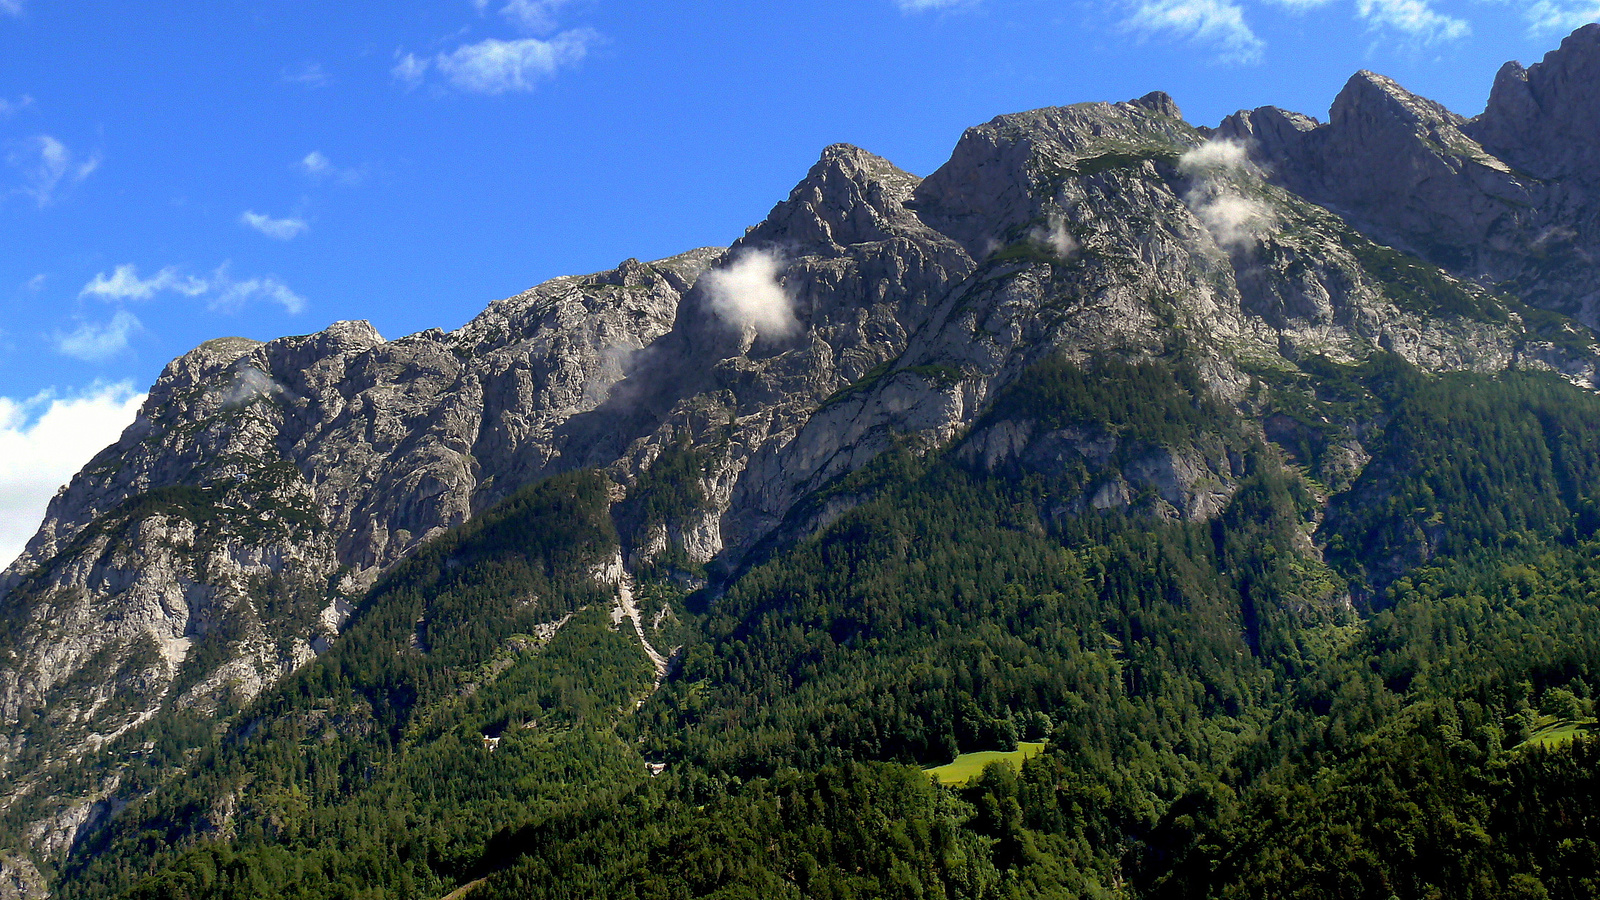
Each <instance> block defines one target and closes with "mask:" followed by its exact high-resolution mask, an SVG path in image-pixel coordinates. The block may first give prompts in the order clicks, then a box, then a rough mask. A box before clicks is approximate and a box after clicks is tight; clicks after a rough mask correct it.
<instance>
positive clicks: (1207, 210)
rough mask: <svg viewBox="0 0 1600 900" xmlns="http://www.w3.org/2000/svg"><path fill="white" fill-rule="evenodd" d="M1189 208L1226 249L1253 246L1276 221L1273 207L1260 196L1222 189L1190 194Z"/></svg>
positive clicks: (1214, 238)
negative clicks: (1208, 192)
mask: <svg viewBox="0 0 1600 900" xmlns="http://www.w3.org/2000/svg"><path fill="white" fill-rule="evenodd" d="M1188 199H1189V208H1190V209H1191V210H1193V212H1194V214H1195V216H1196V217H1197V218H1199V219H1200V222H1201V223H1202V224H1204V225H1205V226H1206V230H1207V231H1209V232H1211V238H1212V240H1214V241H1216V242H1217V244H1218V245H1219V246H1221V247H1223V248H1224V249H1228V250H1239V249H1242V248H1245V247H1249V246H1253V245H1254V244H1255V243H1256V241H1257V240H1258V239H1259V237H1260V235H1261V233H1262V232H1263V231H1267V230H1269V229H1271V228H1272V227H1274V226H1275V225H1276V224H1277V216H1276V215H1274V214H1273V211H1272V207H1270V206H1268V205H1267V204H1265V203H1262V202H1261V201H1259V200H1252V199H1250V198H1248V197H1241V196H1239V195H1237V194H1232V193H1228V192H1227V191H1220V192H1217V193H1214V194H1209V195H1201V196H1196V197H1191V198H1188Z"/></svg>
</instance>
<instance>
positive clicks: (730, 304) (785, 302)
mask: <svg viewBox="0 0 1600 900" xmlns="http://www.w3.org/2000/svg"><path fill="white" fill-rule="evenodd" d="M783 265H784V260H783V257H782V256H781V255H780V254H778V253H775V252H773V251H770V250H745V251H743V252H741V253H739V255H738V256H736V257H734V258H733V260H732V261H731V262H729V263H728V264H727V265H726V266H725V267H723V268H720V269H712V270H711V271H709V272H707V273H705V274H704V275H702V276H700V284H702V285H704V287H705V290H706V296H707V298H708V299H709V300H710V301H711V310H712V312H714V313H716V314H717V316H718V318H721V319H722V320H723V321H725V322H727V323H729V324H730V325H733V326H735V327H737V328H753V329H755V332H756V334H758V335H760V336H761V337H767V338H771V337H785V336H787V335H790V334H793V333H794V332H795V330H796V329H798V328H799V327H800V322H799V321H798V320H797V319H795V315H794V300H793V299H791V298H790V297H789V292H788V291H786V290H784V288H783V284H782V282H781V281H779V278H778V273H779V272H780V271H781V270H782V269H783Z"/></svg>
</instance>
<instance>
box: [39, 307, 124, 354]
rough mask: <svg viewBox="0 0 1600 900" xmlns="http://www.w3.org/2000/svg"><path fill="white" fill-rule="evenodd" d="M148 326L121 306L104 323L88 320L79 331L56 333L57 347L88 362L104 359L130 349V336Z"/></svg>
mask: <svg viewBox="0 0 1600 900" xmlns="http://www.w3.org/2000/svg"><path fill="white" fill-rule="evenodd" d="M143 330H144V326H143V325H142V324H140V322H139V320H138V319H137V318H135V317H134V315H133V313H131V312H128V311H127V310H125V309H119V310H117V312H116V315H113V316H112V317H111V321H109V322H107V323H105V324H104V325H96V324H95V323H93V322H84V323H82V324H81V325H79V326H78V328H77V330H76V331H73V332H71V333H68V334H58V335H56V349H57V350H59V351H60V352H61V353H63V354H65V355H67V356H70V357H72V358H73V359H81V360H83V361H84V362H102V361H104V360H107V359H110V358H111V357H113V356H116V355H117V354H118V353H121V352H122V351H124V350H126V349H128V339H129V338H130V337H132V336H133V335H134V334H135V333H136V332H139V331H143Z"/></svg>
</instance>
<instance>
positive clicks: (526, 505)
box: [58, 354, 1600, 900]
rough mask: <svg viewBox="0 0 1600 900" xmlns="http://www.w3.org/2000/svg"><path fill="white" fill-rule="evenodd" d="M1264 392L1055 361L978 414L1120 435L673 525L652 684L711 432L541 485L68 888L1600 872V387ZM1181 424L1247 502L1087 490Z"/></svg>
mask: <svg viewBox="0 0 1600 900" xmlns="http://www.w3.org/2000/svg"><path fill="white" fill-rule="evenodd" d="M1250 397H1251V399H1250V400H1249V401H1248V402H1247V403H1246V404H1244V405H1243V406H1242V407H1235V406H1232V405H1226V404H1222V403H1219V402H1218V401H1216V400H1215V399H1213V398H1212V397H1211V396H1210V395H1209V394H1208V393H1207V391H1206V390H1205V388H1204V387H1203V383H1202V380H1201V379H1200V378H1199V377H1198V375H1197V374H1196V373H1195V372H1194V371H1193V370H1192V369H1191V368H1189V367H1188V366H1187V365H1186V364H1185V363H1184V361H1183V359H1182V357H1181V355H1175V356H1174V357H1173V358H1171V359H1166V360H1158V361H1147V362H1141V363H1130V362H1114V361H1108V362H1104V363H1101V364H1098V365H1096V366H1093V367H1090V368H1087V369H1085V368H1081V367H1078V366H1076V365H1073V364H1072V363H1070V362H1067V361H1065V360H1054V361H1049V362H1046V363H1043V364H1041V365H1039V366H1037V367H1035V368H1034V369H1033V370H1030V371H1029V372H1027V373H1025V374H1024V375H1023V376H1022V377H1021V378H1019V379H1018V381H1017V382H1016V384H1015V385H1014V386H1013V388H1011V389H1010V390H1009V391H1008V392H1007V393H1005V394H1003V395H1002V396H1000V397H998V398H996V399H995V401H994V403H993V405H992V408H991V410H990V411H989V412H988V413H987V417H986V418H985V419H984V420H982V421H980V422H979V423H978V424H977V425H975V426H974V433H976V432H977V431H979V430H981V429H982V428H984V427H986V426H987V425H989V424H992V423H994V422H999V421H1002V420H1017V419H1026V420H1028V421H1030V422H1033V423H1035V424H1036V426H1037V427H1038V428H1039V429H1041V430H1051V429H1061V428H1066V427H1069V426H1070V427H1073V428H1077V429H1080V430H1083V429H1087V430H1088V431H1090V432H1093V433H1094V434H1097V435H1101V436H1104V437H1105V438H1107V439H1108V440H1110V441H1111V442H1112V444H1113V445H1114V447H1115V450H1114V452H1112V453H1110V454H1109V455H1108V456H1106V457H1105V458H1104V459H1102V460H1100V461H1094V460H1092V459H1090V458H1089V457H1087V456H1086V457H1083V458H1082V459H1081V460H1078V461H1074V462H1070V463H1062V464H1056V465H1050V466H1039V465H1030V464H1025V463H1024V462H1022V461H1013V462H1012V463H1008V464H1006V465H1002V466H999V467H997V468H993V469H988V468H984V467H981V466H979V465H977V464H976V463H974V462H972V461H971V460H972V456H971V455H970V454H964V453H963V447H962V444H961V442H960V441H958V442H957V443H956V444H955V445H953V446H952V447H950V448H949V449H948V450H945V451H942V452H939V453H931V454H921V453H918V452H914V450H913V449H912V448H909V447H907V448H900V449H897V450H894V451H891V452H887V453H885V454H883V455H882V456H880V457H879V458H878V459H877V460H876V461H874V462H873V463H872V464H871V465H869V466H868V467H866V468H865V469H863V470H861V471H859V472H856V473H854V474H852V475H849V476H846V477H844V478H841V479H839V480H838V481H837V482H836V483H834V484H832V485H829V486H828V487H827V488H825V489H824V490H823V491H822V492H821V493H819V494H818V495H817V497H815V498H813V502H814V503H821V502H824V501H826V500H828V499H830V498H833V499H838V498H852V502H853V503H854V504H855V505H854V506H853V508H852V509H850V511H849V512H847V513H845V514H844V515H842V516H841V517H839V518H837V520H836V521H833V522H832V523H831V524H830V525H828V526H827V527H826V528H823V529H822V530H820V531H819V532H818V533H816V534H815V535H813V536H811V537H809V538H807V539H805V540H802V541H800V542H799V543H797V544H795V545H793V546H789V547H784V548H768V549H767V550H766V551H765V553H764V555H763V556H762V557H761V558H760V559H758V560H755V561H754V562H752V563H751V564H750V565H749V566H748V567H747V568H746V569H744V570H741V571H739V572H736V573H732V574H731V575H729V576H728V577H727V578H725V579H713V580H712V581H711V582H710V583H705V582H703V581H700V580H697V579H696V578H695V577H690V576H691V575H694V576H698V575H699V574H702V573H686V572H682V571H675V570H674V569H673V567H672V566H668V565H663V566H659V567H656V568H655V569H653V570H652V571H651V572H649V573H645V574H647V575H648V576H650V577H651V578H652V579H653V580H649V581H647V583H645V584H642V585H641V586H640V591H639V592H640V595H641V596H642V597H645V598H647V599H648V600H649V602H650V603H653V604H657V605H661V604H665V605H666V606H667V607H668V608H669V609H670V612H671V613H672V614H673V618H674V620H675V621H677V622H680V623H682V627H681V628H679V629H678V634H679V635H680V636H681V637H682V638H683V640H682V643H683V646H682V647H681V649H680V650H679V651H678V653H677V657H676V662H675V665H674V667H673V669H672V671H671V673H670V675H669V677H668V678H667V679H666V680H665V681H664V682H663V683H662V684H661V685H660V687H659V688H658V689H655V690H652V682H653V678H654V673H653V672H652V670H651V666H650V663H649V660H648V659H647V658H646V656H645V654H644V652H643V650H642V648H641V647H640V644H639V641H638V638H637V636H636V635H635V634H634V633H633V631H632V630H631V628H629V627H628V626H627V623H623V624H622V626H621V627H617V624H616V622H615V620H614V618H613V616H612V613H611V610H612V608H613V606H614V599H613V596H612V593H611V589H610V588H609V587H606V586H604V585H601V584H600V583H599V582H597V580H596V579H595V577H594V573H595V572H596V570H597V569H598V568H599V567H600V566H602V565H603V564H604V563H605V562H606V561H607V560H609V559H611V558H612V557H613V556H614V554H615V553H616V552H617V551H618V549H619V547H621V546H623V545H624V544H625V543H626V542H627V541H628V540H631V539H632V538H633V536H634V535H636V534H637V533H638V532H639V531H640V530H641V529H644V528H646V527H653V526H656V525H659V524H661V523H663V522H667V521H671V520H673V519H674V518H675V517H682V516H685V515H688V514H690V513H691V512H692V511H693V509H694V507H695V506H696V505H697V504H699V503H701V502H703V501H704V495H703V493H702V492H701V491H700V489H699V485H698V483H697V482H696V481H695V479H696V477H697V475H698V473H699V471H700V462H699V457H698V456H697V452H698V451H697V450H696V449H695V448H692V447H689V446H684V447H680V448H677V449H675V450H674V451H672V452H671V453H669V454H667V455H666V456H664V460H665V462H663V463H662V465H661V467H660V469H659V470H658V471H656V472H654V473H653V474H652V475H651V476H650V477H649V478H648V479H641V484H643V485H645V486H646V488H647V489H648V491H649V492H651V493H650V496H645V495H642V494H637V493H636V495H635V499H632V500H629V501H626V502H624V503H622V504H618V505H615V506H613V505H612V503H611V500H610V499H609V496H608V490H609V482H608V480H607V478H606V476H605V475H603V474H602V473H598V472H592V471H584V472H576V473H571V474H568V475H562V476H558V477H555V478H552V479H549V480H546V481H544V482H541V483H539V484H536V485H533V486H530V487H529V488H527V489H525V490H523V491H522V492H520V493H518V494H517V495H515V496H514V497H512V498H511V499H510V500H508V501H506V502H505V503H504V504H502V505H501V506H499V507H497V508H496V509H495V510H493V511H491V512H489V513H486V514H484V515H482V516H480V517H479V518H478V519H476V520H474V522H473V523H471V524H469V525H467V526H464V527H463V528H461V529H458V530H457V531H455V532H453V533H451V534H449V535H447V536H445V537H443V538H441V539H438V540H436V541H434V542H432V543H430V544H429V545H427V546H426V547H424V548H423V549H422V550H421V551H419V552H418V553H417V554H416V555H414V556H413V557H412V558H411V559H409V560H408V561H406V562H405V563H403V564H401V565H399V566H397V567H396V568H395V569H394V570H392V571H391V572H390V573H389V574H388V575H387V576H386V577H385V578H384V579H383V580H382V581H381V582H380V583H379V584H378V585H377V586H376V587H375V588H374V589H373V590H372V592H371V593H370V594H369V595H368V596H367V597H366V598H365V600H364V601H363V602H362V604H361V606H360V607H359V609H358V611H357V613H356V617H355V619H354V620H353V622H352V623H351V625H350V626H349V628H348V629H347V631H346V632H345V634H344V635H343V636H342V637H341V638H340V640H339V641H338V642H337V643H336V644H335V645H334V646H333V647H332V648H331V649H330V650H329V651H328V652H327V653H325V654H323V655H322V656H321V657H319V658H318V659H317V660H315V661H314V662H313V663H311V664H310V665H308V666H307V667H306V668H304V669H303V670H301V671H300V672H298V673H297V674H295V675H294V676H293V677H292V678H290V679H289V680H288V681H287V682H286V683H285V684H283V685H281V686H280V687H278V688H277V689H275V690H273V691H271V692H269V693H268V694H266V695H264V696H263V697H261V698H258V699H257V700H256V701H255V702H253V703H252V704H250V705H248V706H247V707H245V708H243V709H242V710H241V711H240V712H239V713H238V714H237V716H236V717H235V719H234V720H233V722H232V723H231V725H230V727H229V728H228V729H227V730H226V732H225V733H222V734H219V735H216V736H215V738H214V739H212V740H211V741H210V742H209V746H207V747H206V748H205V749H204V750H203V751H201V752H200V754H199V755H198V756H194V757H192V758H187V759H184V760H182V762H181V764H180V763H175V762H173V761H172V758H171V757H170V756H162V757H160V758H159V761H157V760H154V759H153V761H152V762H151V763H150V764H149V765H148V766H147V767H146V768H145V769H143V770H141V772H140V774H138V775H137V777H140V778H145V779H147V780H149V782H150V783H151V784H152V785H155V784H160V785H161V786H162V789H161V790H159V791H157V792H155V793H154V794H152V795H151V796H150V797H149V798H148V799H146V800H144V801H141V802H140V803H138V804H136V805H134V806H132V807H130V808H129V809H127V810H124V811H122V812H121V813H120V814H119V815H118V816H116V817H115V818H114V819H113V820H112V822H111V824H110V825H109V826H108V827H107V828H106V829H104V830H102V831H101V832H100V833H99V835H98V837H97V838H96V839H95V842H94V843H93V844H92V845H90V846H84V847H81V848H80V849H79V850H78V852H77V853H75V855H74V856H73V858H72V859H71V860H70V861H69V863H68V864H67V866H66V868H64V869H63V870H62V871H61V872H60V873H58V874H59V887H58V894H59V896H61V897H67V898H109V897H138V898H158V897H171V898H187V900H198V898H235V897H237V898H243V897H265V896H277V897H294V898H387V897H407V898H409V897H417V898H424V897H442V896H444V895H445V894H447V893H449V892H450V891H452V890H453V889H455V888H457V887H459V886H461V885H464V884H468V883H476V886H475V887H474V889H473V890H472V892H471V894H470V896H471V897H473V898H474V900H492V898H499V897H506V898H510V897H549V898H574V897H596V898H599V897H607V898H662V900H665V898H689V897H715V898H727V900H733V898H766V897H827V898H841V900H842V898H856V897H862V898H866V897H874V898H879V897H881V898H934V897H938V898H950V900H956V898H1026V897H1092V898H1113V897H1122V898H1142V897H1148V898H1199V897H1207V898H1210V897H1216V898H1245V897H1252V898H1253V897H1261V898H1268V897H1274V898H1281V897H1294V898H1302V897H1303V898H1372V900H1388V898H1391V897H1394V898H1430V897H1440V898H1443V897H1451V898H1455V897H1470V898H1502V897H1506V898H1509V897H1519V898H1536V897H1549V898H1589V897H1594V896H1597V895H1600V863H1597V862H1596V860H1597V859H1600V768H1597V763H1600V739H1597V738H1595V737H1592V736H1591V734H1592V733H1594V732H1595V730H1596V729H1595V728H1594V727H1593V726H1594V723H1595V699H1596V691H1597V690H1600V681H1597V675H1600V538H1597V530H1600V507H1597V503H1600V398H1596V397H1594V396H1593V395H1591V394H1589V393H1586V392H1583V391H1580V390H1578V389H1576V388H1574V387H1572V386H1571V385H1570V384H1567V383H1566V382H1564V381H1562V380H1561V379H1559V378H1557V377H1555V376H1553V375H1548V374H1539V373H1528V372H1507V373H1503V374H1500V375H1473V374H1459V375H1444V376H1426V375H1423V374H1422V373H1420V372H1417V371H1416V370H1414V369H1411V368H1410V367H1408V366H1407V365H1406V364H1405V363H1403V362H1401V361H1400V360H1398V358H1395V357H1392V356H1388V355H1383V354H1379V355H1377V356H1375V357H1374V358H1373V359H1371V360H1369V361H1368V362H1365V363H1362V364H1360V365H1341V364H1337V363H1334V362H1331V361H1329V360H1325V359H1321V358H1314V357H1313V358H1307V359H1305V360H1304V361H1302V362H1301V363H1300V364H1299V367H1298V368H1297V369H1294V370H1274V371H1263V372H1260V373H1256V375H1255V381H1254V385H1253V388H1252V392H1251V394H1250ZM1263 423H1264V424H1263ZM1357 438H1359V441H1360V443H1361V446H1362V447H1363V448H1364V452H1365V453H1367V454H1368V455H1370V462H1367V463H1366V465H1365V466H1364V467H1360V468H1359V474H1355V473H1354V471H1352V470H1350V469H1349V467H1348V466H1345V465H1344V464H1343V463H1342V462H1341V460H1342V459H1344V456H1341V454H1342V453H1344V452H1345V451H1344V449H1343V448H1346V447H1348V446H1349V444H1350V442H1351V441H1352V440H1354V439H1357ZM1160 448H1166V449H1168V450H1181V449H1184V448H1192V449H1194V450H1195V452H1196V453H1198V454H1201V455H1203V456H1205V457H1206V458H1215V459H1221V460H1226V461H1228V462H1227V466H1226V469H1227V471H1226V472H1225V473H1222V474H1220V475H1219V478H1224V477H1225V478H1226V479H1227V480H1228V482H1229V491H1230V492H1229V494H1228V499H1227V501H1226V504H1225V505H1224V506H1223V508H1222V509H1221V510H1220V512H1219V513H1217V514H1216V515H1215V516H1212V517H1210V518H1209V520H1207V521H1185V520H1182V519H1180V518H1172V517H1170V516H1163V515H1160V514H1159V511H1160V505H1159V502H1158V501H1159V498H1158V497H1155V496H1154V495H1152V494H1150V493H1149V492H1146V493H1145V494H1142V495H1139V496H1135V497H1133V498H1132V499H1131V501H1130V503H1129V504H1128V505H1127V506H1126V507H1125V508H1120V509H1118V508H1112V509H1104V510H1100V509H1095V508H1093V507H1089V506H1085V504H1084V503H1083V502H1082V498H1083V497H1084V496H1085V494H1086V492H1088V491H1091V490H1093V488H1094V487H1095V485H1097V484H1100V483H1102V482H1103V481H1104V480H1105V479H1106V478H1107V477H1108V476H1109V475H1110V474H1112V473H1114V472H1115V471H1116V470H1117V469H1118V468H1120V467H1122V466H1124V465H1125V464H1127V463H1128V462H1129V461H1131V460H1135V459H1138V458H1141V457H1143V456H1146V455H1148V454H1149V453H1151V452H1152V451H1154V450H1157V449H1160ZM651 497H653V498H654V499H651ZM1324 510H1325V511H1326V514H1325V515H1324V514H1323V512H1324ZM804 514H805V510H801V511H799V512H797V513H796V515H797V516H801V515H804ZM618 523H620V525H621V529H620V530H621V532H622V536H621V537H620V538H619V525H618ZM1319 548H1325V552H1324V551H1323V550H1319ZM644 624H647V623H641V625H644ZM163 727H168V726H166V725H162V724H160V723H153V724H152V725H151V726H150V728H156V729H159V728H163ZM159 738H160V735H159V734H155V733H152V732H151V731H150V730H149V729H145V730H141V731H135V732H133V733H130V735H128V736H126V737H125V738H124V739H123V740H124V741H125V742H127V745H128V746H129V747H135V746H139V745H140V743H141V742H147V741H156V740H158V739H159ZM1019 740H1041V741H1045V742H1047V744H1048V747H1047V749H1046V751H1045V752H1044V753H1043V754H1041V755H1040V756H1038V757H1035V758H1033V759H1031V760H1029V761H1028V762H1027V763H1025V764H1024V765H1023V766H1022V767H1021V769H1020V771H1014V770H1013V769H1012V768H1010V767H1008V766H1005V765H994V766H991V767H989V768H988V769H986V770H985V771H984V772H983V774H982V775H981V776H980V777H978V778H977V779H975V780H973V781H972V782H969V783H968V784H966V785H963V786H957V787H951V788H946V787H941V786H938V785H937V784H936V783H934V782H933V781H932V780H931V779H930V778H929V777H928V776H927V775H926V774H925V773H924V772H923V771H922V769H923V768H924V767H927V766H933V765H937V764H941V763H945V762H948V761H950V759H951V758H952V757H954V756H955V755H956V754H958V753H962V752H967V751H976V750H995V749H1002V750H1003V749H1010V748H1012V747H1014V746H1015V745H1016V742H1017V741H1019ZM652 764H653V765H654V767H655V769H657V770H660V774H658V775H657V774H652V769H651V768H650V766H651V765H652ZM480 879H481V881H480Z"/></svg>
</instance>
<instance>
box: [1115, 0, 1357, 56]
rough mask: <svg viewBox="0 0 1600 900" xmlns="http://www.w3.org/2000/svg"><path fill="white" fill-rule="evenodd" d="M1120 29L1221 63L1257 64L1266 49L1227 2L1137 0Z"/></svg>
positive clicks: (1241, 12) (1241, 10) (1238, 9)
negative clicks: (1191, 48) (1178, 44)
mask: <svg viewBox="0 0 1600 900" xmlns="http://www.w3.org/2000/svg"><path fill="white" fill-rule="evenodd" d="M1363 2H1367V0H1363ZM1122 27H1123V29H1124V30H1126V31H1129V32H1132V33H1134V34H1139V35H1144V36H1166V37H1172V38H1177V39H1179V40H1185V41H1189V42H1192V43H1195V44H1199V45H1202V46H1205V47H1209V48H1211V49H1213V50H1215V51H1216V53H1217V60H1218V61H1219V62H1224V63H1235V64H1243V63H1253V62H1258V61H1259V60H1260V59H1261V53H1262V50H1263V48H1264V47H1265V46H1266V45H1265V44H1263V43H1262V41H1261V39H1260V38H1259V37H1257V36H1256V33H1255V31H1254V30H1252V29H1251V28H1250V24H1249V23H1248V22H1246V21H1245V16H1244V8H1243V7H1242V6H1240V5H1239V4H1237V3H1232V2H1229V0H1137V2H1136V3H1135V4H1134V7H1133V10H1132V11H1131V13H1130V14H1129V15H1128V17H1127V18H1126V19H1124V20H1123V22H1122Z"/></svg>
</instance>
